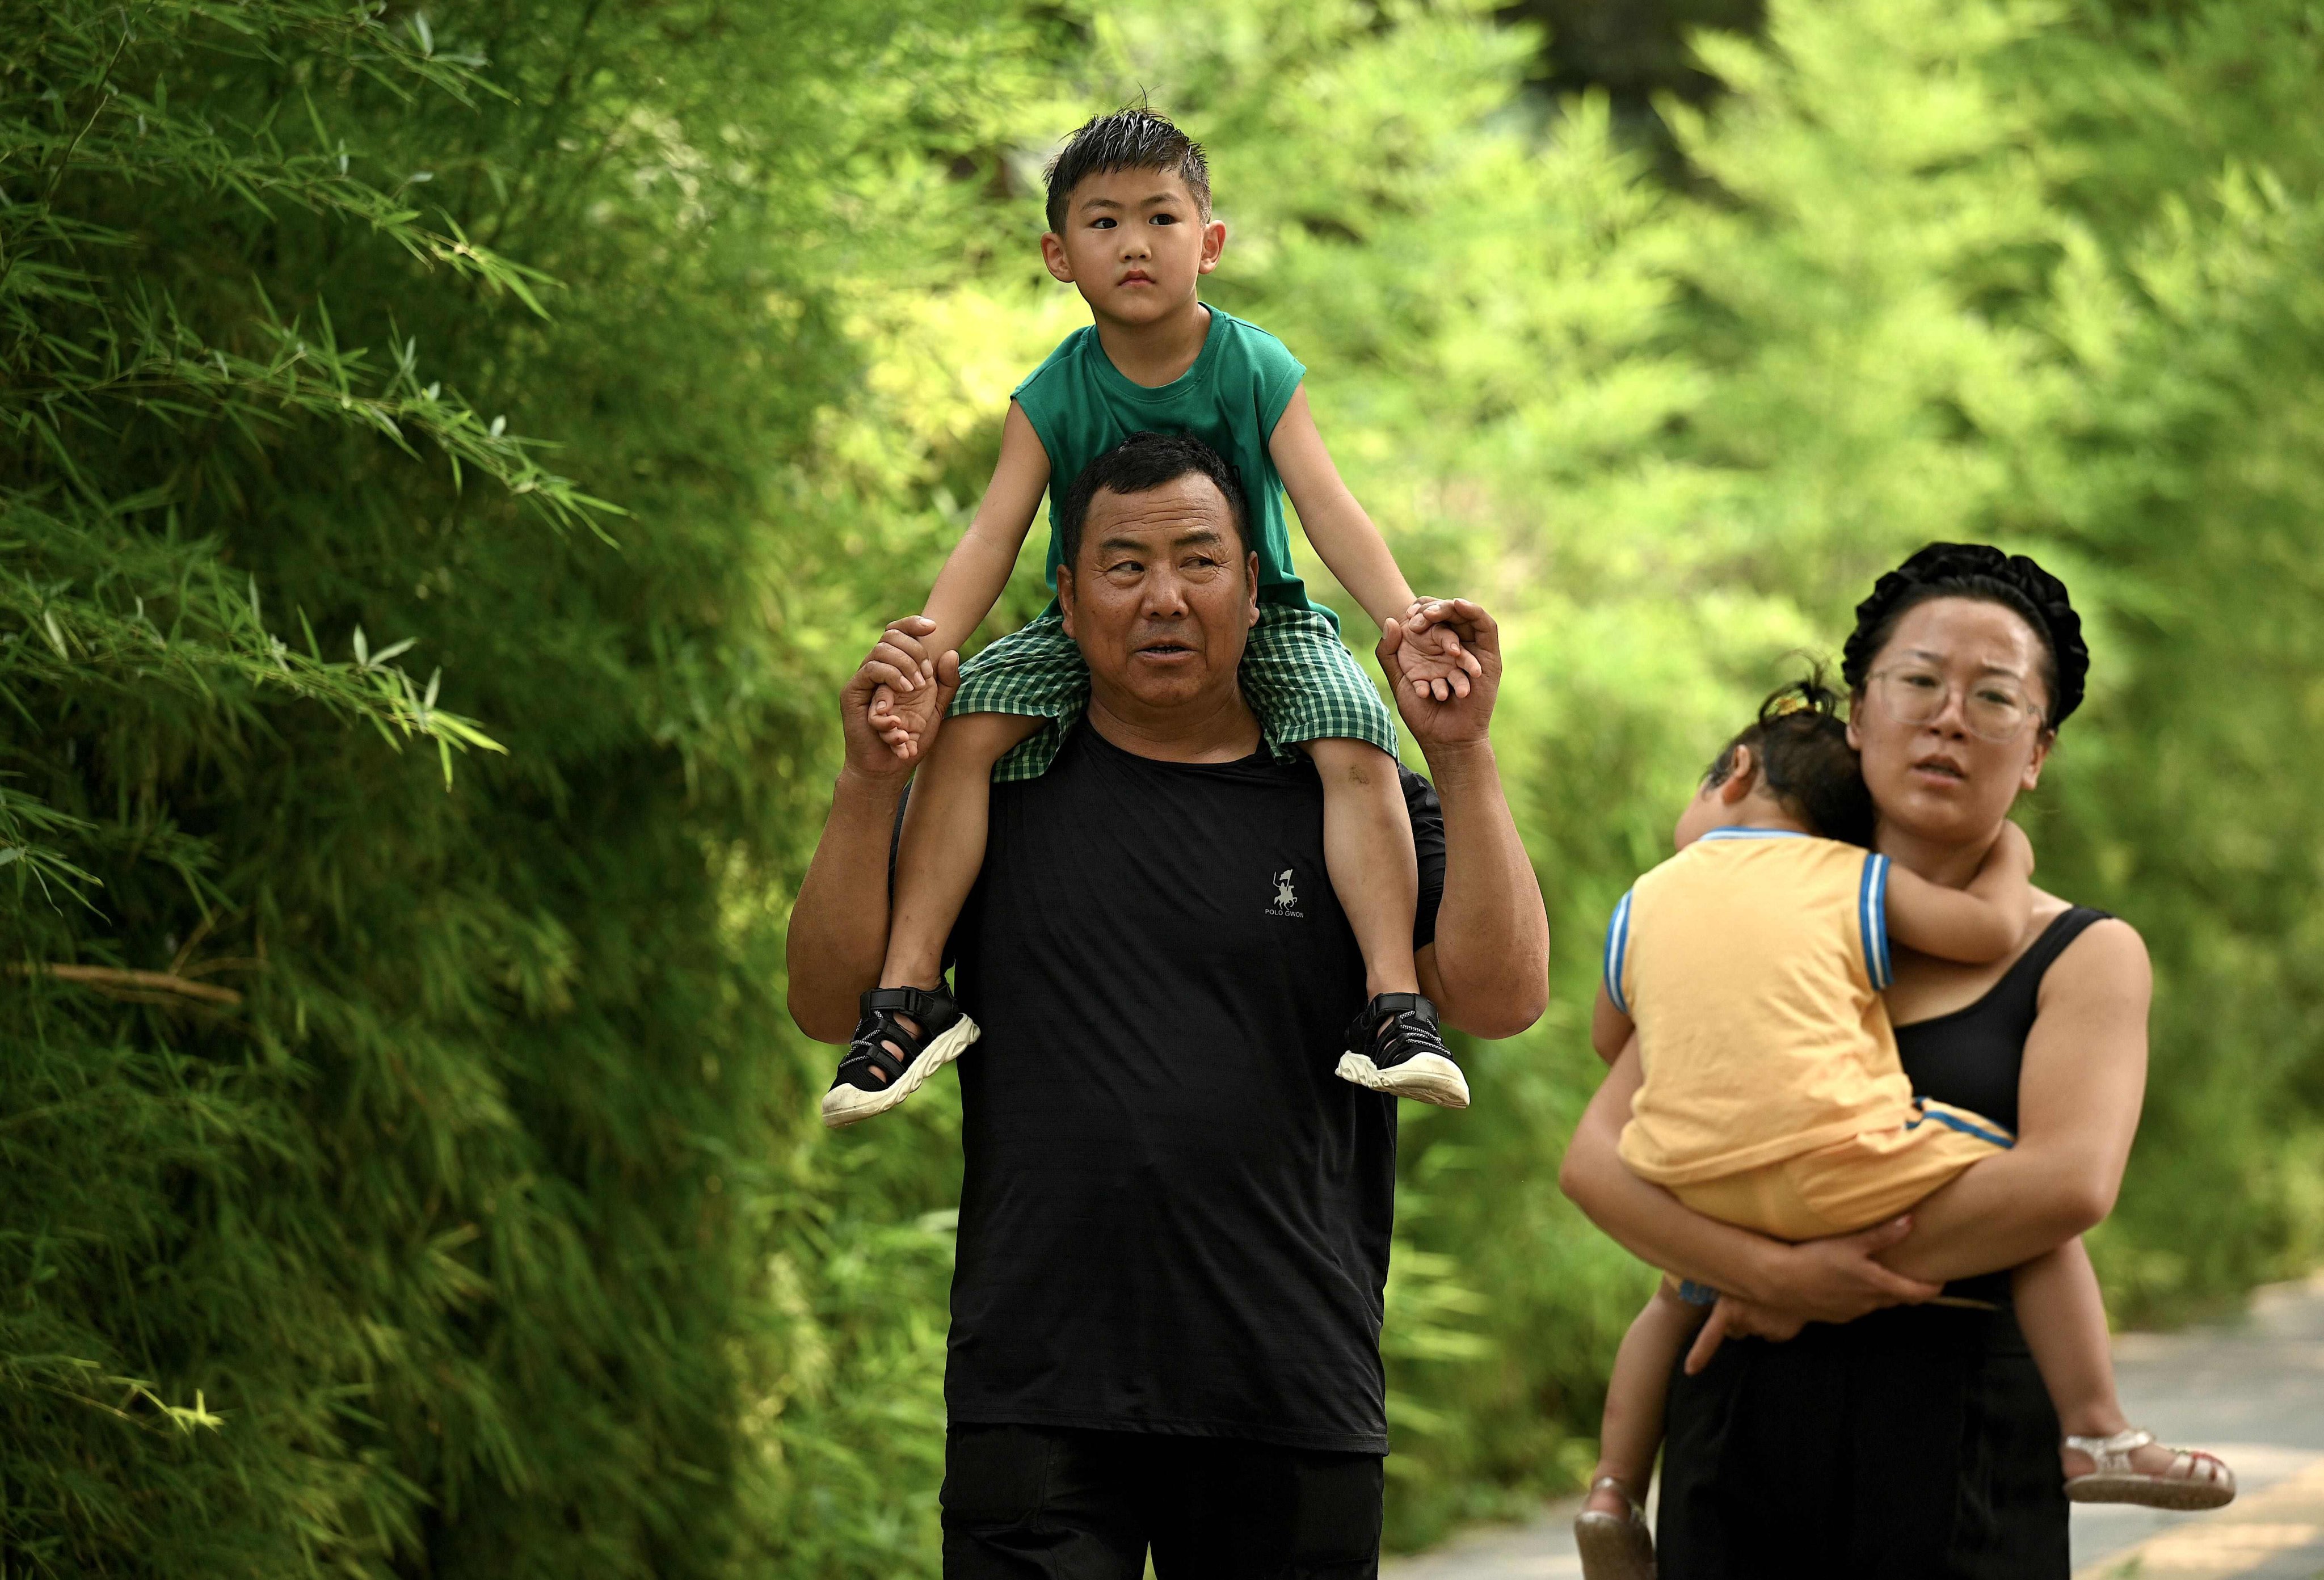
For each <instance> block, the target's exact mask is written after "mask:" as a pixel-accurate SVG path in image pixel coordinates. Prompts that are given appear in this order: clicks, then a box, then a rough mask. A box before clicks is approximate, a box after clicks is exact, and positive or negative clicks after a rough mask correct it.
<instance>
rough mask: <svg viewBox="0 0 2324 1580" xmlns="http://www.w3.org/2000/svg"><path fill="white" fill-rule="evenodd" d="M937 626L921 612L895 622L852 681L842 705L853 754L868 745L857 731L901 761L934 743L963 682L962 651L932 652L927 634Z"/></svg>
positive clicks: (909, 759)
mask: <svg viewBox="0 0 2324 1580" xmlns="http://www.w3.org/2000/svg"><path fill="white" fill-rule="evenodd" d="M935 629H936V622H935V621H934V620H928V619H927V618H925V617H923V616H920V615H917V614H916V615H911V616H908V617H907V618H905V619H903V620H897V621H895V622H894V623H893V624H891V625H890V626H889V628H888V629H887V630H886V631H884V632H882V633H881V638H880V640H879V642H878V644H877V645H876V646H874V647H873V648H872V649H871V653H870V654H868V655H867V656H866V657H865V658H864V660H863V663H862V667H860V668H858V669H857V670H856V672H855V675H854V677H853V679H852V680H850V681H849V682H848V684H847V690H846V692H845V694H844V697H843V698H842V701H841V704H840V705H841V711H842V713H843V715H844V721H845V723H846V725H847V729H848V734H849V737H850V739H849V742H848V745H849V748H850V750H849V755H850V757H853V756H855V755H856V749H857V748H858V747H859V746H860V745H868V744H869V740H867V741H862V742H859V741H858V740H857V739H855V737H856V736H857V734H858V732H859V731H865V732H868V736H869V738H870V740H876V741H877V742H879V743H880V744H881V746H884V747H885V748H886V749H887V751H888V754H889V755H890V758H892V759H893V760H894V762H895V763H897V764H899V765H901V764H906V763H912V762H916V761H918V759H919V758H921V757H922V756H923V755H925V754H926V753H927V749H928V748H929V747H930V746H931V745H932V744H934V742H935V739H936V729H937V726H939V725H940V724H942V723H943V722H944V715H945V708H946V707H947V706H949V705H950V704H951V703H952V694H953V693H954V691H956V690H958V689H959V686H960V655H959V654H957V653H932V652H930V651H929V650H928V647H927V641H926V640H925V638H927V636H928V635H929V633H931V632H932V631H934V630H935ZM859 710H860V711H859Z"/></svg>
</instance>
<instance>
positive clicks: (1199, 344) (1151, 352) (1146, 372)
mask: <svg viewBox="0 0 2324 1580" xmlns="http://www.w3.org/2000/svg"><path fill="white" fill-rule="evenodd" d="M1090 317H1091V322H1093V324H1095V325H1096V326H1097V343H1098V344H1100V345H1101V346H1102V347H1104V348H1105V359H1106V361H1108V362H1110V363H1112V364H1113V368H1114V372H1118V373H1120V375H1121V376H1122V377H1123V378H1125V379H1128V380H1129V381H1130V382H1131V383H1133V384H1143V385H1144V386H1145V387H1146V388H1148V390H1158V389H1160V388H1161V387H1162V386H1163V385H1165V384H1167V383H1169V382H1171V381H1174V380H1176V379H1178V378H1181V377H1184V376H1185V372H1186V370H1187V369H1188V368H1191V367H1193V366H1194V359H1195V358H1196V357H1198V356H1200V355H1202V354H1203V341H1205V340H1207V339H1209V338H1210V334H1211V309H1210V308H1206V307H1204V306H1203V304H1202V303H1201V301H1199V300H1198V299H1195V298H1193V297H1188V298H1187V299H1186V300H1185V304H1184V305H1183V306H1182V307H1181V308H1178V309H1177V310H1176V311H1175V312H1170V313H1166V314H1164V315H1163V316H1162V317H1159V318H1157V319H1155V320H1154V321H1153V322H1152V323H1150V324H1123V323H1119V322H1117V321H1115V320H1114V319H1111V318H1108V317H1102V315H1099V314H1095V313H1093V314H1092V315H1091V316H1090Z"/></svg>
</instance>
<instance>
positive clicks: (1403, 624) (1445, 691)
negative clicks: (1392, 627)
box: [1394, 598, 1484, 703]
mask: <svg viewBox="0 0 2324 1580" xmlns="http://www.w3.org/2000/svg"><path fill="white" fill-rule="evenodd" d="M1450 609H1451V606H1450V605H1448V604H1446V603H1444V602H1442V601H1441V600H1438V599H1434V598H1416V599H1414V600H1413V601H1412V607H1411V608H1410V609H1408V610H1406V611H1405V615H1404V619H1403V620H1400V621H1399V622H1397V623H1398V626H1399V627H1400V629H1401V631H1402V638H1401V639H1400V640H1399V641H1398V642H1397V644H1396V647H1395V649H1394V651H1395V657H1396V676H1395V678H1396V682H1397V686H1398V687H1399V689H1401V688H1403V687H1406V686H1409V687H1410V688H1411V690H1412V693H1413V694H1414V695H1415V696H1417V697H1423V698H1425V699H1427V700H1428V701H1431V702H1438V703H1447V702H1452V701H1453V700H1454V699H1456V698H1460V697H1465V696H1467V695H1468V694H1469V684H1470V682H1471V680H1473V679H1475V678H1477V677H1478V676H1480V675H1483V674H1484V668H1483V666H1481V665H1480V664H1479V663H1478V661H1477V656H1476V655H1475V654H1473V653H1471V652H1470V651H1469V650H1468V649H1467V648H1464V647H1462V644H1461V633H1460V632H1459V631H1458V630H1456V629H1454V628H1453V627H1452V625H1451V624H1450V623H1448V622H1447V620H1446V618H1445V617H1446V615H1447V614H1448V612H1449V611H1450Z"/></svg>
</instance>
